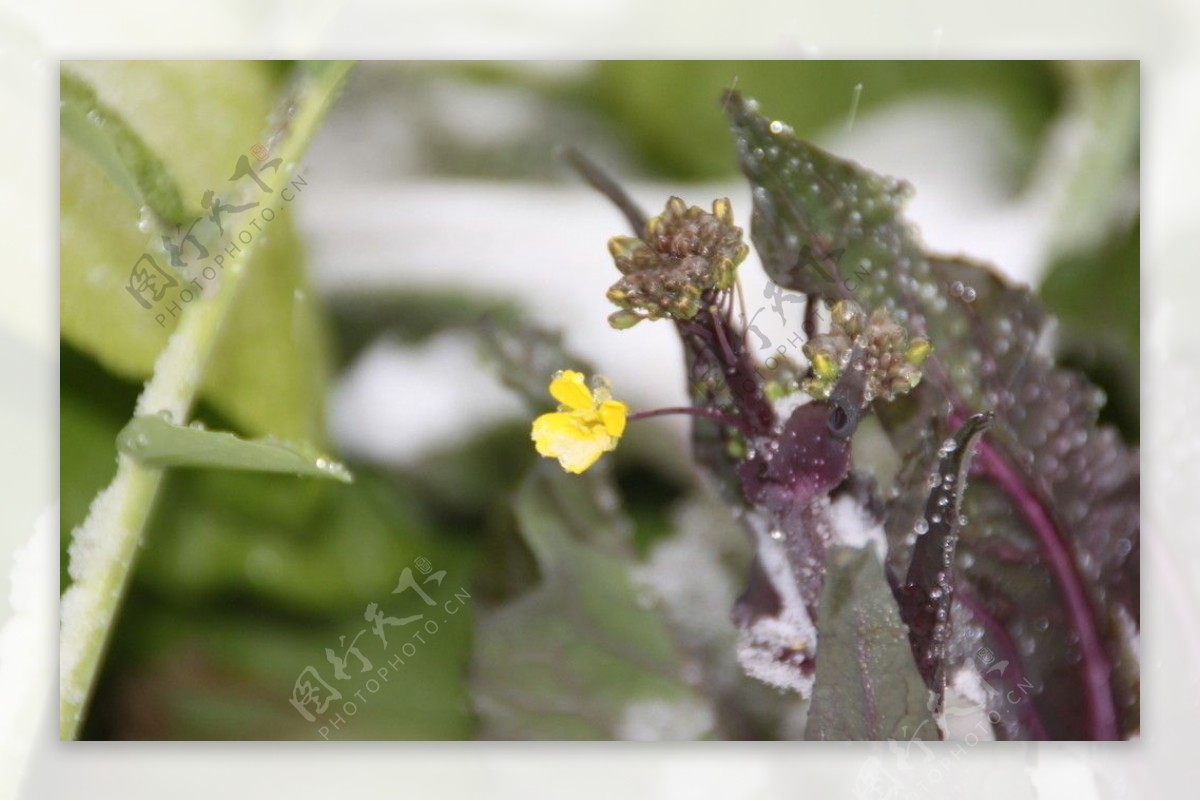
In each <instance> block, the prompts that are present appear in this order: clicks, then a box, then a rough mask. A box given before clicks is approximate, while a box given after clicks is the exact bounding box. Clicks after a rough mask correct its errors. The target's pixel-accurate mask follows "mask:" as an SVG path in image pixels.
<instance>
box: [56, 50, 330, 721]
mask: <svg viewBox="0 0 1200 801" xmlns="http://www.w3.org/2000/svg"><path fill="white" fill-rule="evenodd" d="M349 69H350V64H348V63H336V64H329V65H326V66H324V67H323V68H322V69H321V70H320V71H319V72H318V73H316V74H312V75H307V74H306V75H305V77H304V79H302V80H301V81H300V82H299V83H298V85H297V87H296V90H295V94H294V95H292V94H291V93H290V92H289V96H288V97H286V98H285V103H294V104H295V107H296V112H295V115H294V117H292V119H291V120H290V121H288V122H287V123H285V125H286V126H287V127H288V128H290V131H291V134H290V135H289V136H288V137H287V138H286V139H284V140H283V141H282V143H281V145H280V148H279V151H278V155H279V157H280V160H281V162H282V164H283V165H284V166H283V167H282V168H281V172H283V173H284V175H286V174H287V173H290V172H291V171H293V170H294V165H295V162H296V161H297V160H298V159H299V157H300V155H301V154H302V153H303V152H304V149H305V148H306V147H307V145H308V142H309V141H310V140H311V138H312V135H313V133H314V132H315V131H316V127H317V125H318V123H319V122H320V120H321V118H322V117H323V116H324V115H325V112H326V111H327V109H328V108H329V105H330V104H331V103H332V101H333V98H334V97H335V96H336V94H337V91H338V89H339V88H340V87H341V84H342V82H343V81H344V80H345V77H346V74H347V73H348V72H349ZM277 211H278V210H277ZM252 252H253V245H247V246H245V247H243V248H242V249H241V251H240V252H238V253H237V255H236V257H235V258H234V259H233V260H232V261H230V262H229V263H228V264H226V266H225V271H224V276H223V280H222V283H221V287H220V289H219V290H218V291H217V293H216V294H215V295H213V296H212V297H207V298H206V297H201V298H199V299H197V300H196V301H195V302H194V303H193V304H192V305H190V306H188V307H187V310H186V311H185V312H184V313H183V316H182V318H181V319H180V323H179V327H178V328H177V329H176V330H175V333H174V334H172V335H171V338H170V340H169V341H168V342H167V346H166V348H165V349H164V350H163V352H162V353H161V354H160V355H159V357H158V360H157V362H156V363H155V366H154V375H153V377H152V378H151V379H150V381H149V382H147V384H146V388H145V390H144V391H143V392H142V394H141V396H140V397H139V398H138V401H137V409H136V414H157V413H164V412H165V413H166V414H168V415H170V416H171V418H172V419H174V420H175V421H176V422H184V421H185V420H186V419H187V415H188V413H189V412H190V410H191V406H192V403H193V402H194V401H195V399H196V394H197V392H198V390H199V387H200V381H201V379H202V378H203V375H204V369H205V367H206V365H207V364H208V360H209V357H210V356H211V355H212V352H213V349H214V347H215V345H216V342H217V338H218V335H219V334H220V331H221V328H222V326H223V324H224V321H225V320H226V318H227V317H228V313H229V310H230V309H231V308H232V306H233V301H234V298H235V297H236V295H237V291H238V288H239V287H240V286H241V284H242V283H243V282H244V280H245V275H246V272H247V271H248V270H249V268H250V266H251V264H250V254H251V253H252ZM162 477H163V471H162V469H161V468H156V467H151V466H148V465H144V464H142V463H141V462H139V461H137V460H136V459H133V458H131V457H129V456H127V455H124V454H121V455H120V456H119V457H118V459H117V474H116V477H115V478H114V479H113V481H112V483H111V484H110V485H109V486H108V487H107V488H105V489H104V490H103V491H101V492H100V494H99V495H97V496H96V498H95V500H94V501H93V502H92V505H91V508H90V509H89V510H88V516H87V519H86V520H84V522H83V524H82V525H80V526H79V528H77V529H76V530H75V531H74V532H73V536H72V542H71V548H70V553H69V558H70V563H69V567H68V570H69V573H70V576H71V579H72V584H71V586H70V587H69V588H68V589H67V591H66V592H64V593H63V596H62V600H61V624H60V629H59V737H60V738H61V739H63V740H72V739H75V738H77V737H78V736H79V730H80V727H81V725H82V723H83V719H84V712H85V710H86V708H87V704H88V701H89V700H90V697H91V694H92V691H93V689H94V686H95V682H96V674H97V673H98V671H99V668H100V664H101V662H102V658H103V655H104V650H105V646H106V644H107V642H108V638H109V635H110V634H111V632H112V630H113V627H114V622H115V620H116V615H117V612H118V610H119V607H120V604H121V600H122V598H123V596H124V593H125V588H126V586H127V585H128V583H129V576H130V573H131V572H132V568H133V565H134V562H135V561H136V557H137V552H138V547H139V546H140V545H141V542H142V533H143V531H144V529H145V527H146V522H147V520H148V519H149V517H150V512H151V509H152V508H153V506H154V501H155V498H156V497H157V495H158V489H159V486H160V484H161V483H162Z"/></svg>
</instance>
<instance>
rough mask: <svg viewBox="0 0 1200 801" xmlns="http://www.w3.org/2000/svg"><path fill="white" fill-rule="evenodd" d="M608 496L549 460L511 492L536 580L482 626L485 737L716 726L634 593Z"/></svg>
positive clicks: (595, 476) (477, 672)
mask: <svg viewBox="0 0 1200 801" xmlns="http://www.w3.org/2000/svg"><path fill="white" fill-rule="evenodd" d="M595 470H597V468H593V471H595ZM611 493H612V488H611V486H610V485H609V484H608V483H607V482H606V481H604V480H603V479H601V477H600V474H599V473H597V472H592V473H589V474H588V475H587V476H568V475H566V474H564V473H563V472H562V471H561V470H559V469H558V467H557V465H552V464H549V463H542V464H540V465H539V466H538V468H537V469H535V470H534V471H533V472H532V473H531V475H530V476H529V477H528V479H527V480H526V482H525V484H524V486H523V487H522V488H521V490H520V491H519V492H518V495H517V500H516V512H517V518H518V523H519V525H520V527H521V530H522V533H523V535H524V536H525V539H526V542H527V543H528V544H529V547H530V548H531V549H532V551H533V553H534V555H535V557H536V559H537V562H538V566H539V569H540V571H541V574H542V581H541V583H540V584H539V585H538V586H537V587H536V588H535V589H534V590H532V591H531V592H529V593H527V594H525V595H523V596H521V597H519V598H517V599H516V600H515V601H513V602H511V603H509V604H507V605H505V606H504V607H502V608H500V609H499V610H498V611H497V612H495V613H493V614H491V615H489V616H487V617H486V618H484V619H483V620H482V621H481V623H480V625H479V630H478V637H477V645H476V648H475V654H474V670H473V679H472V687H473V693H474V696H475V703H476V707H477V709H478V711H479V715H480V717H481V719H482V723H483V730H482V733H481V736H482V737H484V738H499V739H694V738H697V737H702V736H705V735H706V734H709V733H710V732H711V731H712V730H713V728H714V727H715V724H716V720H715V713H714V710H713V709H712V708H711V705H710V704H709V702H708V701H707V700H706V699H705V698H704V697H703V696H702V695H700V694H699V693H698V692H696V691H695V690H694V689H692V688H691V687H690V686H689V685H688V684H687V683H686V682H685V681H684V679H683V677H682V672H683V659H682V657H681V654H680V653H679V651H678V649H677V648H676V646H675V645H674V644H673V642H672V640H671V632H670V630H669V628H668V627H667V625H666V624H665V622H664V621H663V620H662V618H661V616H660V613H659V612H656V611H653V610H649V609H646V608H643V606H642V605H641V604H639V602H638V591H637V589H636V588H635V586H634V584H633V582H632V581H631V578H630V573H629V568H630V562H631V554H630V551H631V548H630V545H629V531H628V524H627V523H626V522H625V521H624V520H623V519H621V518H620V517H618V516H617V515H616V514H615V513H614V512H612V511H611V510H612V507H613V502H612V500H611Z"/></svg>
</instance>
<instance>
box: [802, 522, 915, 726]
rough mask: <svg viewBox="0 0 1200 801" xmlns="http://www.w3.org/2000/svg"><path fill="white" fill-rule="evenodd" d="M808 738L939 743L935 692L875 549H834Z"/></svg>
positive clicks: (829, 563)
mask: <svg viewBox="0 0 1200 801" xmlns="http://www.w3.org/2000/svg"><path fill="white" fill-rule="evenodd" d="M827 568H828V575H827V576H826V577H825V588H824V591H823V592H822V594H821V616H820V620H821V640H820V650H819V651H818V652H817V677H816V683H815V685H814V686H813V700H812V707H811V708H810V709H809V713H808V728H807V731H806V732H805V736H806V738H807V739H809V740H884V739H887V740H897V741H900V742H910V741H912V740H936V739H938V736H939V735H938V727H937V724H936V723H935V722H934V720H933V717H932V715H931V714H930V711H929V700H930V699H929V690H928V689H927V688H926V686H925V682H924V681H923V680H922V679H921V674H920V673H919V672H917V669H916V667H915V666H914V664H913V659H912V651H911V650H910V648H909V643H908V634H907V633H906V631H905V627H904V623H903V622H901V620H900V614H899V612H898V610H897V608H896V599H895V598H893V597H892V591H891V588H890V587H889V585H888V582H887V578H886V577H885V576H884V572H883V566H882V565H881V564H880V562H879V558H878V557H877V556H876V555H875V552H874V551H873V550H872V549H871V548H863V549H855V548H845V547H840V546H838V547H834V548H831V549H830V550H829V558H828V560H827Z"/></svg>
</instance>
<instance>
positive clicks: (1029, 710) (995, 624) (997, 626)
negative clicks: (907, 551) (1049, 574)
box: [955, 589, 1050, 740]
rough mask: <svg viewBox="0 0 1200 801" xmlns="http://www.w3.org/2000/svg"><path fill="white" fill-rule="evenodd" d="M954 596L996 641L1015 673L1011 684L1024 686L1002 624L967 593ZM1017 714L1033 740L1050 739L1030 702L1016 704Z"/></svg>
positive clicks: (1017, 656)
mask: <svg viewBox="0 0 1200 801" xmlns="http://www.w3.org/2000/svg"><path fill="white" fill-rule="evenodd" d="M955 595H956V596H957V597H958V602H959V603H961V604H962V605H963V606H965V607H966V608H967V611H969V612H970V613H971V617H973V618H975V619H976V620H978V621H979V622H980V623H981V624H982V625H983V627H984V628H985V629H987V630H988V634H990V635H991V637H992V639H993V640H995V641H996V645H998V646H999V647H1000V650H1001V651H1003V652H1004V658H1005V659H1007V660H1008V663H1009V664H1010V665H1012V667H1013V670H1014V671H1015V672H1016V679H1017V680H1016V681H1015V682H1013V683H1014V684H1016V686H1018V687H1021V686H1024V685H1025V684H1026V681H1025V671H1023V670H1022V669H1021V656H1020V654H1019V653H1018V652H1017V644H1016V643H1015V642H1013V639H1012V637H1010V636H1009V634H1008V630H1007V629H1005V628H1004V624H1003V623H1001V622H1000V621H999V620H997V619H996V618H994V617H993V616H992V615H990V614H989V613H988V611H987V609H985V608H984V606H983V604H982V603H980V602H979V601H977V600H975V599H974V598H973V597H971V595H970V594H969V593H967V592H964V591H963V590H961V589H958V590H955ZM1001 678H1004V676H1003V675H1001ZM1017 714H1018V715H1020V716H1021V718H1022V719H1023V720H1024V721H1025V725H1026V726H1028V727H1029V730H1030V732H1031V733H1032V734H1033V739H1035V740H1048V739H1050V738H1049V736H1048V735H1047V734H1046V727H1045V726H1043V725H1042V719H1041V718H1039V717H1038V714H1037V710H1036V709H1035V708H1034V706H1033V703H1032V702H1030V703H1027V704H1018V705H1017Z"/></svg>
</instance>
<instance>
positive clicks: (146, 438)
mask: <svg viewBox="0 0 1200 801" xmlns="http://www.w3.org/2000/svg"><path fill="white" fill-rule="evenodd" d="M117 449H118V450H120V451H122V452H123V453H127V454H129V455H130V456H133V457H134V458H136V459H138V460H139V461H142V462H144V463H146V464H150V465H154V466H155V467H216V468H223V469H226V470H257V471H261V472H266V473H295V474H297V475H305V476H318V477H320V478H333V479H337V480H338V481H344V482H346V483H347V484H348V483H350V482H351V481H353V480H354V479H353V477H352V476H351V475H350V471H349V470H347V469H346V468H345V466H343V465H342V464H341V463H339V462H335V461H333V460H332V459H329V458H326V457H325V456H322V455H320V454H318V453H317V452H316V451H315V450H314V449H313V448H312V447H311V446H308V445H304V444H296V443H292V442H286V441H284V440H279V439H275V438H267V439H259V440H247V439H241V438H240V437H236V436H234V435H233V434H230V433H229V432H226V431H208V430H207V429H204V428H201V427H198V426H197V425H196V424H192V425H188V426H182V425H176V424H175V423H172V422H170V421H169V420H165V419H163V418H162V417H159V416H158V415H139V416H138V417H135V418H133V419H132V420H130V421H129V424H128V425H126V426H125V428H123V429H121V433H120V434H118V435H117Z"/></svg>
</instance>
